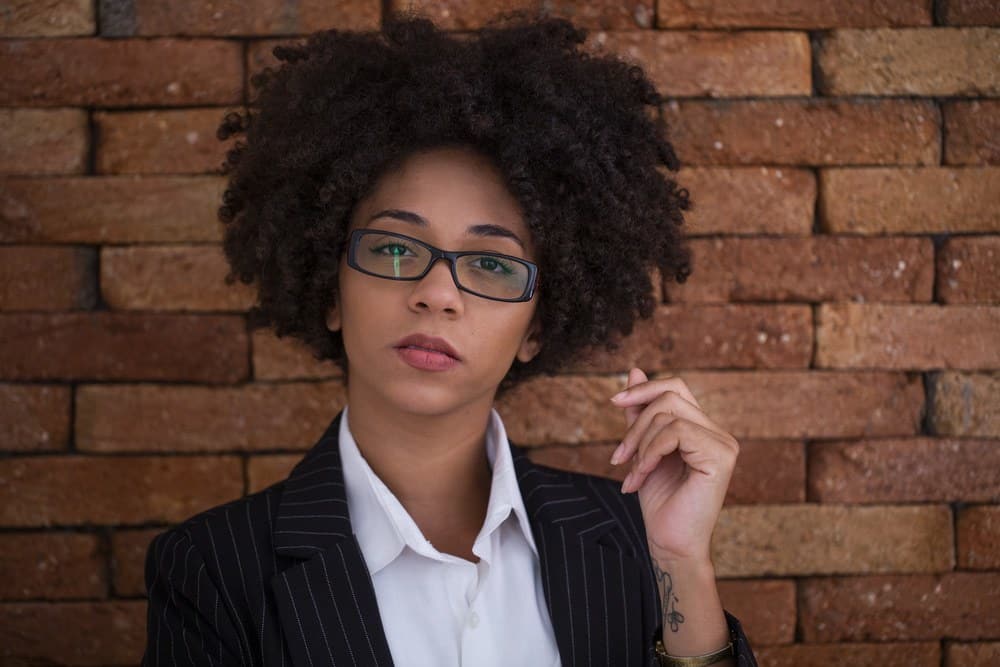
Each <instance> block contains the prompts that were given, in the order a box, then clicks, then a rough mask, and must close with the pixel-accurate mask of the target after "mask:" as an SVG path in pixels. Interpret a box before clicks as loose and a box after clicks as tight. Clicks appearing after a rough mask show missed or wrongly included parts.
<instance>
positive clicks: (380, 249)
mask: <svg viewBox="0 0 1000 667" xmlns="http://www.w3.org/2000/svg"><path fill="white" fill-rule="evenodd" d="M407 250H409V248H407V247H406V246H405V245H403V244H401V243H386V244H384V245H380V246H376V247H374V248H372V252H373V253H375V254H378V255H393V256H394V257H402V256H403V255H405V254H406V251H407Z"/></svg>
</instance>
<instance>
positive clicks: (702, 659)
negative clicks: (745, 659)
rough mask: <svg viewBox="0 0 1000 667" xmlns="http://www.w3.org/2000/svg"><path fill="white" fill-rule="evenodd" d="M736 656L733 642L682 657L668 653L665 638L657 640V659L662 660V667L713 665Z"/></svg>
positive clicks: (703, 666) (701, 666)
mask: <svg viewBox="0 0 1000 667" xmlns="http://www.w3.org/2000/svg"><path fill="white" fill-rule="evenodd" d="M734 657H736V652H735V651H733V643H732V642H729V643H728V644H726V645H725V646H724V647H723V648H720V649H719V650H718V651H715V652H713V653H706V654H705V655H692V656H688V657H682V656H677V655H670V654H669V653H667V649H666V647H665V646H664V645H663V640H662V639H657V640H656V659H657V660H659V661H660V667H706V666H707V665H713V664H715V663H717V662H719V661H721V660H724V659H726V658H734Z"/></svg>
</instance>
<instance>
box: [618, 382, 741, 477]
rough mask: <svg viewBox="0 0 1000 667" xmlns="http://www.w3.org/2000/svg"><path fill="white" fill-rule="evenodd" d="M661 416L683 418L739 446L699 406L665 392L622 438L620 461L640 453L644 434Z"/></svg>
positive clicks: (676, 394)
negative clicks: (639, 448) (653, 421)
mask: <svg viewBox="0 0 1000 667" xmlns="http://www.w3.org/2000/svg"><path fill="white" fill-rule="evenodd" d="M660 414H666V415H672V416H677V417H681V418H683V419H686V420H688V421H690V422H693V423H695V424H698V425H699V426H701V427H703V428H705V429H707V430H709V431H711V432H713V433H715V434H716V435H717V436H718V437H719V438H720V439H721V440H726V441H729V442H730V444H731V445H733V446H737V444H738V443H737V441H736V438H734V437H733V436H732V435H730V434H729V433H728V432H727V431H726V430H725V429H723V428H722V427H721V426H719V425H718V424H716V423H715V422H714V421H712V420H711V419H710V418H709V417H708V415H706V414H705V413H704V412H702V411H701V410H700V409H699V408H698V407H697V406H695V405H693V404H691V403H689V402H688V401H687V400H686V399H684V398H683V397H682V396H681V395H680V394H678V393H677V392H674V391H665V392H664V393H663V394H661V395H660V396H658V397H657V398H656V399H655V400H653V402H652V403H650V404H649V405H646V406H645V407H644V408H643V410H642V412H641V413H640V414H639V416H638V417H637V418H636V419H635V421H633V422H632V425H631V426H630V427H629V428H628V430H627V431H626V433H625V435H624V437H623V438H622V444H621V445H620V450H616V451H619V454H618V461H627V460H629V459H630V458H631V457H632V456H633V454H635V453H636V452H638V445H639V442H640V441H641V439H642V437H643V434H644V433H645V432H646V430H647V429H649V425H650V423H651V422H652V420H653V419H656V418H657V415H660Z"/></svg>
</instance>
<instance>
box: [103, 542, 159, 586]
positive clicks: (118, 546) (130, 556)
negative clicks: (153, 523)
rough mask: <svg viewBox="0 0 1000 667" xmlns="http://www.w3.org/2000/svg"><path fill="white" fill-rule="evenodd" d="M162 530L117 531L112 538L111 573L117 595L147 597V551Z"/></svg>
mask: <svg viewBox="0 0 1000 667" xmlns="http://www.w3.org/2000/svg"><path fill="white" fill-rule="evenodd" d="M162 531H163V529H162V528H149V529H142V530H116V531H115V532H114V533H113V534H112V536H111V572H112V573H113V575H114V591H115V595H118V596H122V597H145V595H146V582H145V574H146V571H145V568H146V550H147V549H148V548H149V543H150V542H152V540H153V538H154V537H155V536H156V535H157V534H159V533H161V532H162Z"/></svg>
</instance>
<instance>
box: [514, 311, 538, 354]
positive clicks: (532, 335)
mask: <svg viewBox="0 0 1000 667" xmlns="http://www.w3.org/2000/svg"><path fill="white" fill-rule="evenodd" d="M541 336H542V322H541V320H540V319H539V317H538V311H535V316H534V317H532V318H531V324H530V325H528V330H527V331H525V332H524V338H522V339H521V345H520V347H518V348H517V360H518V361H520V362H521V363H525V364H526V363H528V362H529V361H531V360H532V359H534V358H535V356H536V355H537V354H538V352H539V351H540V350H541V349H542V340H541Z"/></svg>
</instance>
